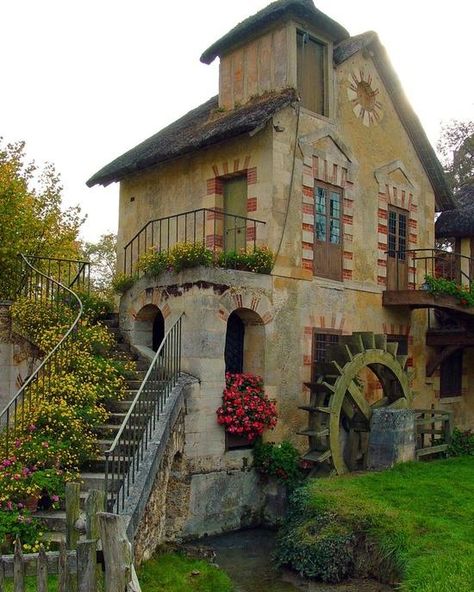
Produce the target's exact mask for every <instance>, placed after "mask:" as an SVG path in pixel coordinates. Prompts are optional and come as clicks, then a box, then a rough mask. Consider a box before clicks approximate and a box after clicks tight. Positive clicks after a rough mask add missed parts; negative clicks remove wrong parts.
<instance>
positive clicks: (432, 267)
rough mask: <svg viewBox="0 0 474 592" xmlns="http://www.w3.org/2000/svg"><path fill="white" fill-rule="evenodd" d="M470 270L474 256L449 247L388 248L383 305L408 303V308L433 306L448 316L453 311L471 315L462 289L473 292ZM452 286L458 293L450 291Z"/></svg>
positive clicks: (471, 307) (473, 266) (472, 311)
mask: <svg viewBox="0 0 474 592" xmlns="http://www.w3.org/2000/svg"><path fill="white" fill-rule="evenodd" d="M473 270H474V259H471V258H470V257H465V256H464V255H461V254H459V253H455V252H451V251H443V250H441V249H416V250H414V249H413V250H402V251H388V252H387V289H386V290H385V292H384V293H383V299H382V302H383V305H384V306H388V307H397V306H407V307H409V308H410V309H417V308H434V309H437V310H440V311H444V312H445V314H447V315H451V316H452V314H453V313H454V314H455V315H457V316H459V315H461V316H463V317H472V316H473V315H474V307H473V306H467V301H466V299H463V297H462V292H461V291H462V290H464V291H465V293H466V294H469V295H470V294H472V289H473V288H472V279H471V274H472V272H473ZM433 280H434V281H433ZM437 280H447V283H445V284H444V285H441V283H440V282H437ZM430 281H431V283H430ZM435 284H436V285H435ZM453 286H455V287H456V289H457V290H458V293H455V291H454V290H451V291H452V293H449V292H450V287H451V288H452V287H453Z"/></svg>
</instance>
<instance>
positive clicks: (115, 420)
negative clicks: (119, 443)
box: [108, 411, 127, 426]
mask: <svg viewBox="0 0 474 592" xmlns="http://www.w3.org/2000/svg"><path fill="white" fill-rule="evenodd" d="M126 416H127V414H126V413H124V412H123V411H122V412H118V411H114V412H113V413H110V415H109V418H108V422H109V424H112V425H118V426H120V425H122V423H123V420H124V419H125V417H126Z"/></svg>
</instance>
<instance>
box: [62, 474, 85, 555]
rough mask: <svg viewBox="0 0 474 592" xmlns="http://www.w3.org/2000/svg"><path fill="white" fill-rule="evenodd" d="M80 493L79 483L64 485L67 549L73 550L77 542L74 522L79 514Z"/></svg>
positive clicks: (77, 536) (77, 535)
mask: <svg viewBox="0 0 474 592" xmlns="http://www.w3.org/2000/svg"><path fill="white" fill-rule="evenodd" d="M80 491H81V486H80V484H79V483H66V496H65V497H66V547H67V548H68V549H75V548H76V547H77V541H78V540H79V531H78V530H77V528H76V522H77V521H78V519H79V513H80Z"/></svg>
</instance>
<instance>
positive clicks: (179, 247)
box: [169, 243, 213, 271]
mask: <svg viewBox="0 0 474 592" xmlns="http://www.w3.org/2000/svg"><path fill="white" fill-rule="evenodd" d="M169 258H170V264H171V266H172V268H173V269H174V271H182V270H183V269H188V268H190V267H197V266H198V265H202V266H203V267H210V266H211V265H212V260H213V255H212V251H211V250H210V249H208V248H207V247H206V246H205V245H204V244H203V243H196V244H193V243H178V244H176V245H175V246H174V247H173V248H172V249H171V250H170V253H169Z"/></svg>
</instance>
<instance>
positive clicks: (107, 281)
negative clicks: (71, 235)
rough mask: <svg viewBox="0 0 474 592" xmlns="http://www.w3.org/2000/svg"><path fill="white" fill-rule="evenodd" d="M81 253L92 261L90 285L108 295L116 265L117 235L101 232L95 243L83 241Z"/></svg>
mask: <svg viewBox="0 0 474 592" xmlns="http://www.w3.org/2000/svg"><path fill="white" fill-rule="evenodd" d="M82 253H83V256H84V258H85V259H87V260H88V261H90V262H91V263H92V267H91V282H92V287H93V288H94V289H95V290H96V291H97V292H100V293H102V294H103V295H110V294H111V289H112V278H113V277H114V275H115V269H116V265H117V236H116V235H115V234H113V233H108V234H103V235H102V236H101V237H100V238H99V240H98V241H97V242H96V243H89V242H85V243H83V245H82Z"/></svg>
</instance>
